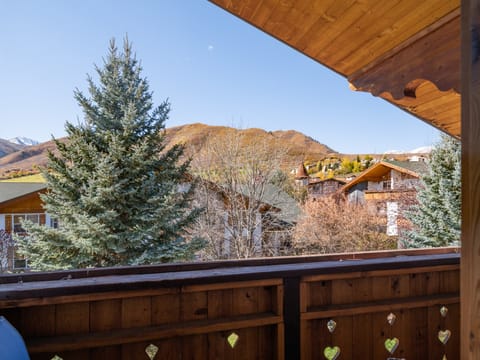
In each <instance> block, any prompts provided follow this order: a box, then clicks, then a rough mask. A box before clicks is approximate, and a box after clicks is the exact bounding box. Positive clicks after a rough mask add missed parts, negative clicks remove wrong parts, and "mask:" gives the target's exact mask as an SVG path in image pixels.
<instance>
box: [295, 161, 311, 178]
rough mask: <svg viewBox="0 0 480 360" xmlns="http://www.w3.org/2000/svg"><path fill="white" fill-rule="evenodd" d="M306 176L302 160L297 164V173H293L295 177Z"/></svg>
mask: <svg viewBox="0 0 480 360" xmlns="http://www.w3.org/2000/svg"><path fill="white" fill-rule="evenodd" d="M305 178H308V174H307V169H305V165H303V162H302V163H301V164H300V165H298V168H297V173H296V174H295V179H305Z"/></svg>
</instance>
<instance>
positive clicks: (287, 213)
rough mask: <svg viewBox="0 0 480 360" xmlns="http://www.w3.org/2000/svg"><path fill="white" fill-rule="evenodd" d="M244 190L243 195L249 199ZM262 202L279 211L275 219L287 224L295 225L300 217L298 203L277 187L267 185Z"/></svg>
mask: <svg viewBox="0 0 480 360" xmlns="http://www.w3.org/2000/svg"><path fill="white" fill-rule="evenodd" d="M244 190H245V191H242V189H240V192H241V194H242V195H243V196H246V197H248V196H249V195H248V191H247V189H246V188H245V189H244ZM260 201H261V202H262V203H264V204H267V205H269V206H272V207H273V208H276V209H278V210H279V212H278V213H275V217H276V218H277V219H279V220H281V221H284V222H286V223H289V224H293V223H295V222H296V221H297V219H298V217H299V216H300V212H301V210H300V207H299V206H298V203H297V201H296V200H295V199H294V198H292V197H291V196H290V195H288V194H287V193H286V192H285V191H283V190H282V189H280V188H279V187H278V186H276V185H273V184H266V185H265V189H264V193H263V196H262V199H260Z"/></svg>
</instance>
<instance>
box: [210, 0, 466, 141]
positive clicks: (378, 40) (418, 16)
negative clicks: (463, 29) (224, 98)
mask: <svg viewBox="0 0 480 360" xmlns="http://www.w3.org/2000/svg"><path fill="white" fill-rule="evenodd" d="M210 1H211V2H213V3H214V4H216V5H218V6H220V7H221V8H223V9H225V10H226V11H228V12H230V13H231V14H233V15H235V16H237V17H239V18H241V19H243V20H245V21H246V22H248V23H249V24H251V25H253V26H255V27H257V28H259V29H260V30H262V31H264V32H265V33H267V34H269V35H271V36H273V37H274V38H276V39H278V40H280V41H282V42H283V43H285V44H287V45H289V46H291V47H292V48H294V49H295V50H297V51H299V52H301V53H302V54H304V55H306V56H308V57H310V58H311V59H313V60H314V61H317V62H318V63H320V64H322V65H324V66H326V67H328V68H330V69H331V70H333V71H335V72H337V73H338V74H340V75H342V76H344V77H345V78H346V79H347V81H348V83H349V84H350V87H351V88H352V89H353V90H358V91H367V92H370V93H371V94H373V95H375V96H379V97H381V98H382V99H384V100H386V101H388V102H390V103H392V104H394V105H395V106H398V107H399V108H401V109H403V110H405V111H407V112H409V113H411V114H412V115H414V116H416V117H418V118H420V119H422V120H424V121H426V122H428V123H430V124H431V125H433V126H435V127H437V128H439V129H441V130H443V131H445V132H447V133H449V134H451V135H453V136H455V137H460V53H461V52H460V44H461V41H460V0H422V1H418V0H402V1H379V0H363V1H343V0H341V1H335V0H281V1H279V0H273V1H272V0H242V1H232V0H210Z"/></svg>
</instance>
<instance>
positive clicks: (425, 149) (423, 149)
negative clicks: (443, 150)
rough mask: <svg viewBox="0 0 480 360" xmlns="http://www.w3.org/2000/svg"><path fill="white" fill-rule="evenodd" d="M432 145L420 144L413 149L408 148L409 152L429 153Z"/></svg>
mask: <svg viewBox="0 0 480 360" xmlns="http://www.w3.org/2000/svg"><path fill="white" fill-rule="evenodd" d="M432 149H433V146H422V147H419V148H416V149H413V150H410V151H409V153H410V154H429V153H431V152H432Z"/></svg>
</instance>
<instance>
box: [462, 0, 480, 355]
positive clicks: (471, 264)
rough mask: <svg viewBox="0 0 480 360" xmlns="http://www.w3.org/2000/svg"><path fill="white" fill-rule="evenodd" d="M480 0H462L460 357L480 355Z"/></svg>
mask: <svg viewBox="0 0 480 360" xmlns="http://www.w3.org/2000/svg"><path fill="white" fill-rule="evenodd" d="M479 33H480V0H462V257H461V291H460V294H461V296H460V298H461V336H460V339H461V344H460V349H461V359H462V360H474V359H480V186H479V185H480V184H479V183H480V58H479V54H478V51H479V40H478V38H479Z"/></svg>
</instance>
